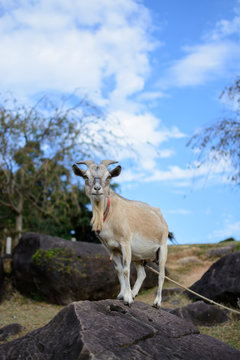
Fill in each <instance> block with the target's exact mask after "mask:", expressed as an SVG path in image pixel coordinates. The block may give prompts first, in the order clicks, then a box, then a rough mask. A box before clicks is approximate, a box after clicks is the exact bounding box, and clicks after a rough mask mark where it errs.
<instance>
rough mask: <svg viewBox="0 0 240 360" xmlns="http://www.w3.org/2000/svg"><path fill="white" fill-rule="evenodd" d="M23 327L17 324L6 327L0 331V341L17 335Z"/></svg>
mask: <svg viewBox="0 0 240 360" xmlns="http://www.w3.org/2000/svg"><path fill="white" fill-rule="evenodd" d="M23 329H24V327H23V326H22V325H20V324H18V323H13V324H9V325H6V326H4V327H2V328H1V329H0V341H4V340H6V339H7V338H8V337H9V336H11V335H16V334H19V333H20V332H21V331H22V330H23Z"/></svg>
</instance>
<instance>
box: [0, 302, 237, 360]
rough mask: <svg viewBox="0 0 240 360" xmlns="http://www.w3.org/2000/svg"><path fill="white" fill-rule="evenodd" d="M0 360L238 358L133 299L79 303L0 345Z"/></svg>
mask: <svg viewBox="0 0 240 360" xmlns="http://www.w3.org/2000/svg"><path fill="white" fill-rule="evenodd" d="M0 354H1V355H0V360H18V359H32V360H50V359H51V360H66V359H67V360H87V359H92V360H106V359H108V360H110V359H138V360H141V359H142V360H145V359H156V360H159V359H161V360H170V359H178V360H179V359H182V360H195V359H198V358H201V360H226V359H231V360H239V358H240V352H239V351H237V350H235V349H233V348H231V347H230V346H229V345H227V344H224V343H222V342H221V341H219V340H216V339H214V338H212V337H210V336H207V335H201V334H199V332H198V330H197V329H196V328H195V326H194V325H193V324H191V323H188V322H186V321H184V320H182V319H180V318H178V317H176V316H174V315H172V314H169V313H168V312H165V311H163V310H157V309H154V308H152V307H151V306H150V305H147V304H144V303H140V302H135V303H134V304H133V305H132V307H131V308H129V307H126V306H124V305H123V303H122V302H120V301H117V300H105V301H98V302H90V301H82V302H78V303H72V304H70V305H68V306H67V307H65V308H64V309H63V310H62V311H60V312H59V313H58V315H57V316H56V317H55V318H54V319H53V320H52V321H51V322H50V323H48V324H47V325H46V326H44V327H42V328H40V329H37V330H34V331H32V332H30V333H28V334H27V335H25V336H24V337H22V338H20V339H17V340H13V341H11V342H9V343H6V344H4V345H1V346H0Z"/></svg>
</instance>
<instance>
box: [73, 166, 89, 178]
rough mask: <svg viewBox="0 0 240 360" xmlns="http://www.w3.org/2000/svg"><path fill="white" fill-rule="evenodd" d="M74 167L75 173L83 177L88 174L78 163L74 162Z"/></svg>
mask: <svg viewBox="0 0 240 360" xmlns="http://www.w3.org/2000/svg"><path fill="white" fill-rule="evenodd" d="M72 169H73V172H74V174H75V175H77V176H81V177H85V176H86V175H85V173H86V171H84V170H82V169H80V168H79V167H78V166H77V165H75V164H73V166H72Z"/></svg>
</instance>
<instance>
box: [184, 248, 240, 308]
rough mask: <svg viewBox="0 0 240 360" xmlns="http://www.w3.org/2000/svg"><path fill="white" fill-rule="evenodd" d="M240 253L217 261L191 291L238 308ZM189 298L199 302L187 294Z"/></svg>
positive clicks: (239, 295)
mask: <svg viewBox="0 0 240 360" xmlns="http://www.w3.org/2000/svg"><path fill="white" fill-rule="evenodd" d="M239 274H240V251H236V252H234V253H232V254H229V255H226V256H224V257H223V258H221V259H220V260H218V261H216V262H215V263H214V264H213V265H212V266H211V267H210V268H209V269H208V271H207V272H206V273H205V274H203V276H202V277H201V279H200V280H198V281H197V282H196V283H194V284H193V285H192V286H191V287H190V289H191V290H193V291H195V292H197V293H199V294H201V295H203V296H205V297H207V298H209V299H212V300H214V301H218V302H219V301H220V302H223V303H226V304H231V305H232V306H235V307H238V298H240V281H239ZM186 294H187V295H188V297H189V298H191V299H194V300H199V297H197V296H196V295H194V294H191V293H189V292H186Z"/></svg>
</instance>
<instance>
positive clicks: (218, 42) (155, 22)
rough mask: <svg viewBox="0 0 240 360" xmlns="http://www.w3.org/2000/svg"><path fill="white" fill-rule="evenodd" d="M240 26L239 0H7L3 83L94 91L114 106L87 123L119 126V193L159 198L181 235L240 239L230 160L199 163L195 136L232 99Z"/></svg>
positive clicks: (0, 11)
mask: <svg viewBox="0 0 240 360" xmlns="http://www.w3.org/2000/svg"><path fill="white" fill-rule="evenodd" d="M239 35H240V1H237V0H211V1H209V0H208V1H207V0H202V1H193V0H182V1H179V0H170V1H163V0H159V1H153V0H148V1H147V0H144V1H136V0H114V1H112V0H101V1H98V0H88V1H85V0H78V1H76V0H38V1H35V0H2V1H1V2H0V39H1V41H0V52H1V54H2V55H1V57H0V78H1V82H0V92H1V93H6V92H9V91H10V92H11V93H13V94H14V95H15V96H16V98H18V99H19V100H20V101H23V102H28V103H31V101H33V99H36V98H37V97H38V96H40V94H43V93H50V94H52V93H57V94H61V93H64V94H66V93H69V94H71V93H73V92H74V91H75V92H76V94H77V96H79V97H81V96H82V95H85V94H87V95H88V96H89V98H91V99H92V100H93V101H95V103H96V104H97V105H98V106H100V107H102V108H103V110H104V112H105V113H106V114H107V116H106V119H105V120H104V121H101V122H99V124H98V125H97V126H95V127H94V128H91V129H90V130H91V131H95V132H96V136H98V129H99V128H107V129H111V130H112V131H113V133H114V134H116V135H118V136H119V137H121V140H119V143H118V144H117V143H110V144H109V145H108V146H107V152H108V156H107V157H108V158H113V159H116V160H119V162H120V163H121V165H122V167H123V171H122V174H121V176H120V177H119V183H120V185H121V194H122V196H124V197H127V198H129V199H136V200H141V201H145V202H147V203H149V204H151V205H153V206H158V207H160V209H161V210H162V212H163V215H164V216H165V218H166V220H167V222H168V224H169V228H170V230H171V231H173V232H174V233H175V236H176V239H177V240H178V242H179V243H181V244H183V243H209V242H217V241H220V240H222V239H224V238H226V237H229V236H234V237H235V238H237V239H240V218H239V203H240V201H239V200H240V193H239V189H237V188H234V187H233V186H232V185H230V184H229V182H228V180H227V179H226V176H222V175H221V174H222V172H223V170H224V171H226V172H229V171H231V168H230V164H229V163H227V162H223V161H219V163H218V164H217V166H215V167H214V168H213V167H211V165H210V164H206V165H205V166H204V167H201V168H198V167H197V166H196V165H197V164H196V156H195V155H194V154H193V153H192V151H191V150H190V149H189V148H187V147H186V143H187V141H188V139H189V137H190V136H191V135H192V134H193V133H194V132H195V131H196V130H197V129H198V128H200V127H203V126H206V125H208V124H210V123H212V122H214V121H216V120H217V119H219V118H221V117H222V116H224V115H225V114H226V112H227V111H228V110H229V109H228V107H229V104H224V103H223V102H222V101H221V100H220V99H219V94H220V93H221V91H222V90H223V89H224V87H225V86H226V85H229V84H231V82H232V81H233V80H234V79H235V77H236V76H237V75H239V72H240V36H239ZM98 140H99V139H98ZM126 142H127V143H128V144H131V148H130V147H128V146H124V145H125V143H126ZM120 145H121V147H120ZM93 159H94V160H100V159H99V154H93ZM77 160H80V159H77Z"/></svg>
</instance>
